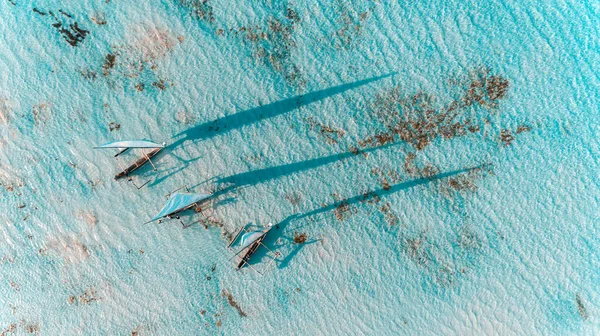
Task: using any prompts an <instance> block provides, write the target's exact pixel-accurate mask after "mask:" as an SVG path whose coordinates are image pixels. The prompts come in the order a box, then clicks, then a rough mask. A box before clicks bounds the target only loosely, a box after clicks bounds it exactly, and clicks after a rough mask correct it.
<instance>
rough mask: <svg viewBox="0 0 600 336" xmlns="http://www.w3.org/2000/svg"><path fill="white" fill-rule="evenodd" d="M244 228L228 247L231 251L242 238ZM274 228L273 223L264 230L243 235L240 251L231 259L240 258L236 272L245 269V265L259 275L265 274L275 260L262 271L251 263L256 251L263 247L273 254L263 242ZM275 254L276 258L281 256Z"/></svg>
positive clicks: (247, 232)
mask: <svg viewBox="0 0 600 336" xmlns="http://www.w3.org/2000/svg"><path fill="white" fill-rule="evenodd" d="M244 228H245V227H242V228H240V230H239V231H238V232H237V234H236V235H235V237H234V238H233V239H232V240H231V242H230V243H229V245H228V246H227V248H228V249H230V250H231V246H232V245H233V244H235V243H236V241H237V240H238V238H239V237H240V234H241V233H242V232H243V231H244ZM272 228H273V225H272V224H271V223H269V225H267V227H266V228H264V229H262V230H254V231H246V233H245V234H243V235H242V237H241V238H240V248H239V251H238V252H236V253H235V254H234V255H233V257H231V258H232V259H233V258H235V257H237V258H238V262H237V265H236V270H239V269H241V268H242V267H244V266H245V265H248V266H249V267H250V268H252V269H253V270H254V271H256V272H257V273H259V274H261V275H262V274H263V273H264V271H265V270H266V269H267V268H268V267H269V266H270V265H271V264H272V263H273V262H274V261H275V258H273V259H271V261H270V262H269V263H268V264H267V265H266V266H265V267H264V268H263V270H262V271H258V270H256V269H255V268H254V267H252V265H250V263H249V261H250V258H251V257H252V255H254V253H256V250H258V248H259V247H261V246H262V247H264V248H265V249H267V250H268V251H269V252H271V253H273V251H271V249H269V248H268V247H267V246H265V245H264V244H263V241H264V240H265V238H266V236H267V234H268V233H269V231H271V229H272ZM274 254H275V256H279V252H277V253H274Z"/></svg>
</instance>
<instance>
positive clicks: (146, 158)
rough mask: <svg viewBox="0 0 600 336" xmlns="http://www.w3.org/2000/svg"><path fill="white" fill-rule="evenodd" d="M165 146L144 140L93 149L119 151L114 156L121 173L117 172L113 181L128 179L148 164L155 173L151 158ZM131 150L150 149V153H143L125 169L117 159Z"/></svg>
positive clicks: (105, 145) (119, 142)
mask: <svg viewBox="0 0 600 336" xmlns="http://www.w3.org/2000/svg"><path fill="white" fill-rule="evenodd" d="M165 145H166V144H165V143H162V144H157V143H154V142H152V141H145V140H126V141H114V142H109V143H107V144H104V145H101V146H98V147H94V148H96V149H107V148H115V149H120V151H119V152H118V153H117V154H115V159H116V160H117V164H119V166H120V167H121V172H119V173H118V174H116V175H115V180H118V179H120V178H122V177H129V174H131V173H133V172H134V171H136V170H138V169H139V168H141V167H142V166H144V165H145V164H147V163H148V162H150V164H151V165H152V168H154V171H157V169H156V166H155V165H154V163H153V162H152V158H153V157H154V156H156V154H158V153H159V152H160V151H161V150H163V149H164V148H165ZM132 148H140V149H152V150H151V151H150V152H147V153H144V154H143V156H142V157H141V158H140V159H139V160H137V161H136V162H134V163H133V164H132V165H130V166H129V167H127V168H125V167H123V166H122V165H121V163H120V162H119V159H118V157H119V156H120V155H121V154H123V153H125V152H127V151H128V150H130V149H132ZM129 180H130V181H131V179H129ZM132 182H133V181H132ZM148 182H149V181H148ZM148 182H146V183H144V184H143V185H142V186H140V187H138V189H140V188H142V187H143V186H144V185H146V184H147V183H148ZM136 187H137V186H136Z"/></svg>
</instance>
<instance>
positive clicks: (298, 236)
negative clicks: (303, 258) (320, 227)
mask: <svg viewBox="0 0 600 336" xmlns="http://www.w3.org/2000/svg"><path fill="white" fill-rule="evenodd" d="M306 240H308V235H307V234H306V232H303V233H298V232H294V244H304V243H306Z"/></svg>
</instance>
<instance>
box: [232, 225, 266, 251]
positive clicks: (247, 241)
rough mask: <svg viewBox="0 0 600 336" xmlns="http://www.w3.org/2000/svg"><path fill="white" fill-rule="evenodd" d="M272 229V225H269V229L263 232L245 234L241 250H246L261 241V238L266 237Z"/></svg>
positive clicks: (241, 239)
mask: <svg viewBox="0 0 600 336" xmlns="http://www.w3.org/2000/svg"><path fill="white" fill-rule="evenodd" d="M272 227H273V226H272V224H271V223H269V225H268V226H267V228H265V229H263V230H254V231H250V232H248V233H245V234H244V235H243V236H242V238H240V249H245V248H246V247H248V246H250V245H252V243H254V242H255V241H257V240H258V239H260V237H262V236H264V235H266V234H267V232H269V231H270V230H271V228H272Z"/></svg>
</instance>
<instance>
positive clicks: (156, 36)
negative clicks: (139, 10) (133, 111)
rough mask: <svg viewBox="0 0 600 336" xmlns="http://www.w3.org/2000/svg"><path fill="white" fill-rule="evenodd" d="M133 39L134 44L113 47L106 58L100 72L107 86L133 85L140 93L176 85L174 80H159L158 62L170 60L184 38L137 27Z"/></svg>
mask: <svg viewBox="0 0 600 336" xmlns="http://www.w3.org/2000/svg"><path fill="white" fill-rule="evenodd" d="M131 39H132V40H133V41H135V42H132V43H129V44H122V45H115V46H112V48H111V49H112V50H111V51H110V52H109V53H107V54H106V55H105V56H104V59H103V60H102V65H101V67H100V68H101V69H100V70H101V72H102V75H103V77H104V78H106V80H107V81H108V83H109V84H110V85H112V86H115V85H116V84H117V83H118V82H130V83H131V86H132V87H133V88H134V89H135V90H136V91H137V92H142V91H144V90H145V89H146V88H147V87H148V86H152V87H155V88H157V89H158V90H161V91H164V90H166V89H167V88H168V87H170V86H173V85H174V84H173V83H172V82H171V81H169V80H166V79H164V78H161V77H160V75H159V73H158V67H159V66H158V64H159V63H158V62H159V61H160V60H161V59H163V58H165V57H167V56H168V55H169V54H170V53H171V52H172V50H173V49H174V48H175V47H176V46H177V45H179V44H180V43H181V41H183V37H181V36H179V37H176V36H174V35H173V34H171V33H170V32H169V31H167V30H162V29H158V28H155V27H137V28H136V30H135V32H134V36H132V38H131Z"/></svg>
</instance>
